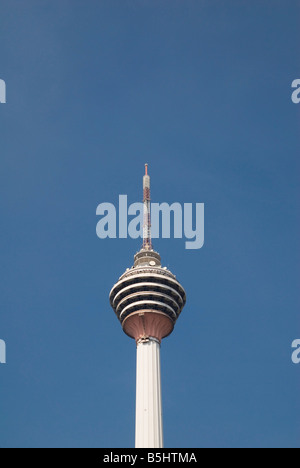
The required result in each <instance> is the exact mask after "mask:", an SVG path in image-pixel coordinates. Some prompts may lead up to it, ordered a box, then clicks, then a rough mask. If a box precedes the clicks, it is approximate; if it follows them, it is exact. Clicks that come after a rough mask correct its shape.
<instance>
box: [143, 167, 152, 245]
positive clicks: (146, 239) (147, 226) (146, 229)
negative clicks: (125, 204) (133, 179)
mask: <svg viewBox="0 0 300 468" xmlns="http://www.w3.org/2000/svg"><path fill="white" fill-rule="evenodd" d="M143 191H144V199H143V202H144V226H143V249H145V250H152V241H151V213H150V202H151V198H150V176H149V175H148V164H145V175H144V177H143Z"/></svg>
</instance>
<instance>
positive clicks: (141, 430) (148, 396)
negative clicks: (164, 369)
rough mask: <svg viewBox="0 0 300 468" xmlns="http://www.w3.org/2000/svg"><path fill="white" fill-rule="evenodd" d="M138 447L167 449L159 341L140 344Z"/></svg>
mask: <svg viewBox="0 0 300 468" xmlns="http://www.w3.org/2000/svg"><path fill="white" fill-rule="evenodd" d="M135 447H136V448H162V447H163V428H162V403H161V373H160V343H159V341H158V340H156V339H155V338H148V339H147V340H140V341H138V343H137V366H136V424H135Z"/></svg>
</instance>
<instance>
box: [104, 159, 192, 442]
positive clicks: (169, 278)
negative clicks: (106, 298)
mask: <svg viewBox="0 0 300 468" xmlns="http://www.w3.org/2000/svg"><path fill="white" fill-rule="evenodd" d="M144 220H145V221H144V223H145V224H144V239H143V248H142V249H141V250H140V252H138V253H137V254H136V255H135V257H134V266H133V267H132V268H130V269H127V270H126V272H125V273H124V274H123V275H122V276H121V277H120V279H119V281H118V282H117V283H116V284H115V285H114V287H113V288H112V290H111V292H110V303H111V306H112V308H113V309H114V311H115V313H116V315H117V317H118V319H119V320H120V322H121V325H122V328H123V330H124V332H125V333H126V334H127V335H128V336H130V337H131V338H134V339H135V341H136V343H137V376H136V441H135V446H136V448H162V447H163V430H162V404H161V374H160V344H161V340H162V339H163V338H165V337H166V336H168V335H170V333H172V331H173V329H174V325H175V322H176V320H177V319H178V317H179V314H180V313H181V311H182V309H183V307H184V305H185V302H186V294H185V291H184V289H183V287H182V286H181V284H180V283H179V282H178V281H177V279H176V277H175V276H174V275H173V274H172V273H171V272H170V271H169V270H168V269H167V268H162V266H161V258H160V255H159V254H158V253H157V252H155V251H154V250H153V249H152V242H151V229H150V177H149V176H148V173H147V165H146V174H145V176H144Z"/></svg>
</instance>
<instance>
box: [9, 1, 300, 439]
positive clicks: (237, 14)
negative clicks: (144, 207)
mask: <svg viewBox="0 0 300 468" xmlns="http://www.w3.org/2000/svg"><path fill="white" fill-rule="evenodd" d="M299 9H300V2H299V1H296V0H294V1H291V0H285V1H283V0H281V1H278V0H273V1H272V2H270V1H266V0H259V1H257V0H254V1H233V0H228V1H226V2H222V1H220V0H218V1H217V0H197V1H194V0H184V1H183V0H172V1H171V0H166V1H157V0H151V1H150V0H110V1H109V0H100V1H99V0H97V1H93V0H86V1H83V0H72V1H71V0H59V1H58V0H52V1H48V0H40V1H33V0H28V1H26V2H23V1H21V0H20V1H17V0H0V10H1V18H0V30H1V34H0V78H1V79H4V80H5V81H6V84H7V104H5V105H0V141H1V151H0V154H1V158H0V168H1V170H0V187H1V197H0V213H1V263H0V272H1V283H0V311H1V317H0V339H4V340H5V341H6V344H7V364H6V365H1V366H0V389H1V390H0V392H1V393H0V412H1V421H0V447H132V446H133V444H134V403H135V343H134V341H133V340H130V339H129V338H128V337H127V336H125V335H124V334H123V333H122V330H121V327H120V324H119V323H118V321H117V319H116V317H115V315H114V313H113V311H112V310H111V309H110V305H109V301H108V295H109V291H110V289H111V287H112V286H113V284H114V283H115V282H116V280H117V279H118V277H119V276H120V275H121V274H122V273H123V271H124V270H125V268H127V267H129V266H131V265H132V262H133V255H134V253H135V252H136V251H137V250H138V249H139V248H140V242H139V241H135V240H131V239H128V240H123V239H122V240H113V239H108V240H100V239H98V238H97V236H96V224H97V217H96V207H97V205H98V204H99V203H102V202H111V203H117V200H118V196H119V194H127V195H128V200H129V202H130V203H132V202H135V201H140V200H141V197H142V186H141V184H142V175H143V165H144V163H145V162H148V163H149V171H150V174H151V176H152V179H151V182H152V199H153V201H155V202H162V201H165V202H169V203H171V202H174V201H177V202H180V203H184V202H191V203H196V202H198V203H205V246H204V247H203V248H202V249H200V250H197V251H195V250H194V251H192V250H185V248H184V240H180V239H176V240H174V239H171V240H163V239H161V240H157V241H156V242H155V245H154V247H155V248H156V250H158V251H159V252H160V254H161V256H162V261H163V264H164V265H166V266H168V267H169V268H170V269H171V270H172V271H173V272H174V273H175V274H176V275H177V277H178V279H179V280H180V281H181V283H182V284H183V285H184V287H185V289H186V291H187V305H186V308H185V309H184V311H183V313H182V315H181V317H180V319H179V320H178V323H177V324H176V328H175V331H174V333H173V334H172V335H171V336H170V337H169V338H167V339H166V340H165V341H164V342H163V345H162V351H161V357H162V373H163V376H162V387H163V412H164V433H165V434H164V436H165V437H164V438H165V445H166V446H167V447H299V446H300V445H299V440H300V439H299V435H300V434H299V417H300V403H299V383H300V382H299V380H300V379H299V376H300V365H299V366H297V365H293V364H292V362H291V343H292V341H293V340H294V339H296V338H300V330H299V146H300V145H299V111H300V105H295V104H293V103H292V101H291V92H292V90H291V83H292V81H293V80H294V79H296V78H300V67H299V52H298V42H299V13H300V12H299Z"/></svg>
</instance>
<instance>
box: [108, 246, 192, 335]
mask: <svg viewBox="0 0 300 468" xmlns="http://www.w3.org/2000/svg"><path fill="white" fill-rule="evenodd" d="M134 260H135V261H134V266H133V267H132V268H131V269H128V270H127V271H126V272H125V273H124V274H123V275H122V276H121V277H120V279H119V281H118V282H117V283H116V284H115V285H114V287H113V288H112V290H111V292H110V303H111V306H112V308H113V309H114V311H115V313H116V315H117V317H118V319H119V320H120V322H121V325H122V328H123V330H124V332H125V333H126V334H127V335H129V336H130V337H131V338H134V339H135V340H136V341H138V340H140V339H147V338H149V337H153V338H156V339H158V340H159V341H161V340H162V339H163V338H165V337H166V336H168V335H169V334H170V333H172V331H173V329H174V325H175V323H176V320H177V319H178V317H179V315H180V313H181V311H182V309H183V307H184V305H185V303H186V294H185V291H184V289H183V287H182V286H181V284H180V283H179V282H178V281H177V279H176V277H175V276H174V275H173V274H172V273H171V272H170V271H169V270H167V269H166V268H162V267H161V259H160V255H159V254H158V253H157V252H155V251H154V250H147V249H142V250H141V251H140V252H138V253H137V254H136V255H135V258H134Z"/></svg>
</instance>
